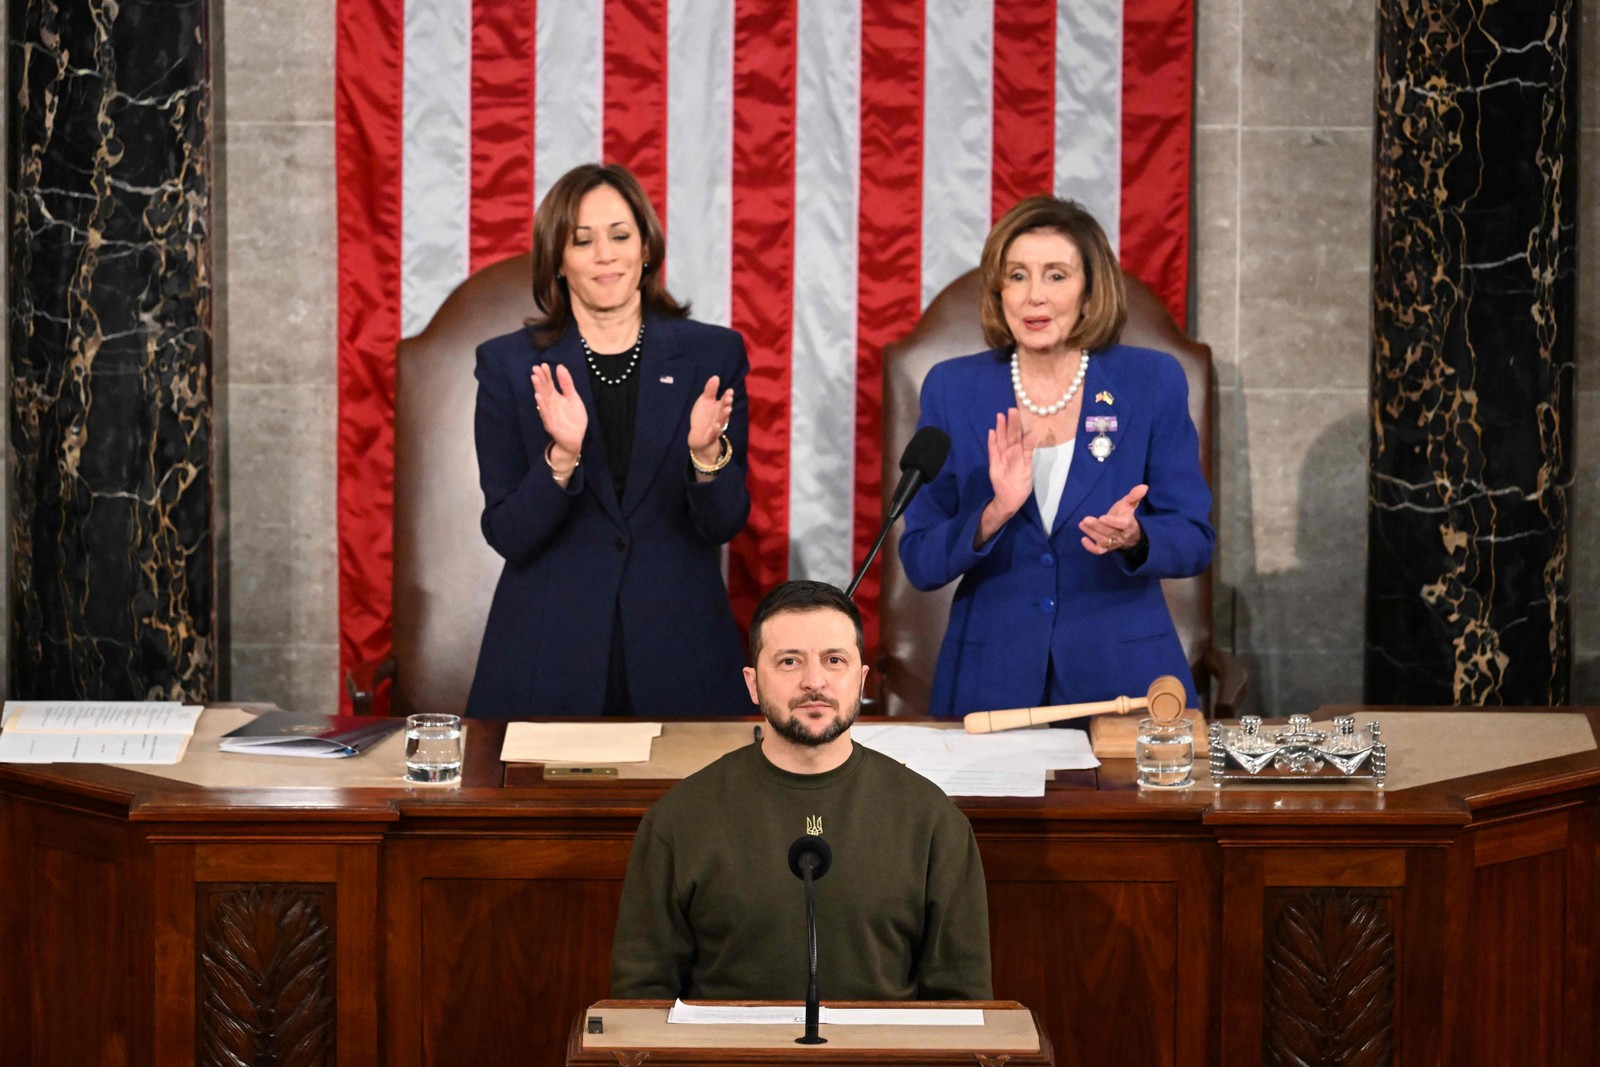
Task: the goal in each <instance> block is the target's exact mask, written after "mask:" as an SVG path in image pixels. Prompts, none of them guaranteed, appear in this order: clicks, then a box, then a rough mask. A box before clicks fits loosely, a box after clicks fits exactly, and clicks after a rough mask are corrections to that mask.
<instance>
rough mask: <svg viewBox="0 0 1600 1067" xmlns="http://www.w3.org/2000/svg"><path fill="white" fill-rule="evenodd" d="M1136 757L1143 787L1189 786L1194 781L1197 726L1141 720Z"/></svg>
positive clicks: (1177, 720) (1140, 782)
mask: <svg viewBox="0 0 1600 1067" xmlns="http://www.w3.org/2000/svg"><path fill="white" fill-rule="evenodd" d="M1133 756H1134V763H1135V765H1136V766H1137V767H1138V769H1139V784H1140V785H1141V786H1148V787H1150V788H1152V789H1182V788H1184V787H1185V786H1188V785H1190V784H1191V783H1192V782H1193V781H1194V779H1193V778H1192V777H1191V773H1192V772H1193V771H1194V723H1193V722H1191V721H1190V720H1188V719H1173V720H1171V721H1170V722H1161V721H1160V720H1158V719H1140V720H1139V740H1138V745H1137V747H1136V748H1135V749H1134V754H1133Z"/></svg>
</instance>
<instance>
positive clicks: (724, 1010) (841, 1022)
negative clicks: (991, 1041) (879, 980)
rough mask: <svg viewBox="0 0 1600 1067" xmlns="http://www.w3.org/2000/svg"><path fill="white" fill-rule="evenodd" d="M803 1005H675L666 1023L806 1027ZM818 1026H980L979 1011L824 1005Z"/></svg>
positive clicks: (818, 1016)
mask: <svg viewBox="0 0 1600 1067" xmlns="http://www.w3.org/2000/svg"><path fill="white" fill-rule="evenodd" d="M805 1021H806V1009H805V1005H804V1004H757V1005H749V1006H746V1005H740V1004H685V1003H684V1002H683V1001H681V1000H677V1001H674V1002H673V1004H672V1010H671V1011H669V1012H667V1022H669V1023H696V1024H704V1025H718V1024H721V1025H734V1024H739V1023H743V1024H745V1025H751V1024H765V1025H773V1026H777V1025H783V1024H789V1025H793V1024H799V1025H801V1026H804V1025H805ZM817 1021H818V1022H819V1023H824V1024H829V1025H833V1026H982V1025H983V1010H982V1009H981V1008H894V1007H887V1008H830V1007H828V1006H827V1005H826V1004H824V1005H823V1006H822V1007H821V1008H820V1009H819V1010H818V1014H817Z"/></svg>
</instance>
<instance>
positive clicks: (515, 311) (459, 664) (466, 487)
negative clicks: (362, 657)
mask: <svg viewBox="0 0 1600 1067" xmlns="http://www.w3.org/2000/svg"><path fill="white" fill-rule="evenodd" d="M532 277H533V273H532V266H531V264H530V257H529V256H526V255H523V256H518V257H516V258H514V259H508V260H504V261H502V262H500V263H496V264H494V265H493V266H491V267H486V268H484V269H483V270H481V271H479V272H478V273H476V274H474V275H473V276H472V277H470V278H468V279H467V280H466V281H465V282H463V283H462V284H461V286H460V287H459V288H457V289H456V291H455V292H453V293H451V294H450V297H449V299H447V300H446V301H445V302H444V306H442V307H441V308H440V309H439V310H438V312H437V313H436V314H435V315H434V316H433V321H432V322H430V323H428V326H427V328H426V329H424V330H423V331H422V332H421V333H420V334H418V335H417V336H416V337H411V338H407V339H406V340H404V341H401V342H400V347H399V351H398V353H397V354H396V357H395V404H394V409H395V410H394V624H393V629H394V636H393V642H392V647H391V652H390V654H389V655H388V656H386V657H383V658H381V659H380V660H378V661H377V662H375V663H371V664H364V665H363V666H362V667H360V668H358V669H357V670H356V671H355V672H353V673H352V675H351V677H350V678H349V679H347V683H346V684H347V685H348V687H349V689H350V692H351V697H352V701H353V703H354V704H355V709H356V711H357V712H368V711H371V710H372V693H373V691H374V690H375V689H376V687H377V685H378V683H380V682H382V681H383V680H384V679H386V678H388V679H392V680H393V685H392V686H391V688H390V696H389V705H390V710H391V711H392V712H393V713H394V714H396V715H406V714H410V713H412V712H415V711H439V712H449V713H451V714H457V715H459V714H460V713H461V709H462V708H464V707H466V704H467V691H468V690H469V689H471V687H472V673H473V670H474V669H475V668H476V667H477V665H478V645H479V644H480V643H481V642H482V641H483V628H484V624H485V623H486V622H487V621H488V616H489V602H490V600H492V599H493V598H494V587H495V583H496V582H498V581H499V580H500V569H501V567H502V566H503V564H504V563H505V561H504V560H502V559H501V558H500V556H499V555H498V554H496V553H495V551H494V550H493V549H492V548H490V547H489V545H488V543H487V542H486V541H484V539H483V533H482V532H481V531H480V529H479V527H478V516H479V515H480V514H482V512H483V491H482V490H481V489H480V488H479V487H478V456H477V451H476V449H475V448H474V445H473V438H472V422H473V409H474V407H475V405H476V402H477V395H478V382H477V379H476V378H475V377H474V376H473V369H474V366H475V361H474V358H473V351H474V350H475V349H476V348H477V347H478V345H479V344H481V343H483V342H484V341H487V340H488V339H489V338H491V337H497V336H499V335H500V334H503V333H510V332H511V331H512V330H515V329H516V328H517V327H519V326H521V325H522V324H523V323H524V322H526V321H527V320H528V319H529V318H530V317H531V316H533V314H534V312H535V308H534V305H533V290H532Z"/></svg>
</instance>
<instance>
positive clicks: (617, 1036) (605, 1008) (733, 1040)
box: [567, 1000, 1055, 1067]
mask: <svg viewBox="0 0 1600 1067" xmlns="http://www.w3.org/2000/svg"><path fill="white" fill-rule="evenodd" d="M740 1003H750V1004H756V1003H763V1002H758V1001H748V1002H740ZM824 1003H826V1004H828V1006H829V1007H843V1008H851V1007H895V1008H909V1009H919V1008H922V1009H926V1008H966V1009H977V1010H980V1011H982V1012H983V1014H984V1019H983V1025H982V1026H945V1027H937V1026H915V1025H912V1026H901V1025H888V1026H852V1025H836V1024H829V1023H824V1024H822V1025H821V1026H819V1027H818V1028H817V1033H818V1036H820V1037H823V1038H826V1039H827V1042H828V1043H827V1045H824V1046H813V1047H812V1048H806V1047H804V1046H799V1045H797V1044H796V1043H795V1040H794V1039H795V1038H796V1037H797V1036H799V1034H800V1033H802V1032H803V1031H804V1028H803V1027H797V1026H778V1025H752V1024H730V1025H683V1024H676V1025H675V1024H671V1023H668V1022H667V1012H668V1010H669V1009H670V1008H671V1007H672V1002H671V1001H666V1000H660V1001H643V1000H602V1001H599V1002H597V1003H595V1004H593V1005H591V1006H590V1007H589V1008H588V1009H586V1010H585V1011H583V1012H581V1013H579V1016H578V1018H577V1019H576V1020H575V1021H574V1023H573V1026H572V1034H571V1037H570V1039H569V1041H568V1046H567V1063H568V1064H569V1065H578V1064H608V1065H615V1064H616V1062H617V1060H616V1056H615V1052H616V1050H623V1049H626V1050H635V1051H648V1052H649V1053H650V1059H649V1061H648V1062H652V1063H654V1062H658V1061H662V1062H665V1061H664V1060H663V1059H662V1053H664V1052H666V1051H667V1050H681V1051H684V1052H694V1053H700V1054H704V1057H703V1060H702V1062H707V1063H751V1062H754V1061H753V1059H752V1056H751V1054H752V1053H762V1052H766V1053H772V1054H775V1055H774V1056H773V1058H772V1059H771V1061H770V1062H773V1063H785V1064H796V1065H798V1064H803V1063H811V1062H825V1063H826V1062H831V1063H839V1062H841V1061H842V1060H848V1061H849V1062H851V1063H863V1064H891V1063H901V1062H905V1063H913V1064H917V1065H919V1067H933V1065H935V1064H940V1063H951V1064H957V1063H961V1064H970V1063H973V1062H975V1061H974V1058H973V1053H975V1052H976V1053H982V1054H985V1055H989V1056H994V1055H996V1054H998V1055H1004V1056H1006V1062H1007V1063H1009V1064H1014V1065H1016V1067H1023V1065H1033V1064H1050V1063H1054V1062H1055V1060H1054V1057H1053V1056H1052V1055H1051V1051H1050V1042H1049V1040H1048V1038H1045V1039H1043V1040H1041V1035H1040V1033H1039V1025H1038V1021H1037V1020H1036V1019H1035V1018H1034V1015H1033V1013H1032V1012H1031V1011H1029V1010H1028V1009H1027V1008H1025V1007H1023V1006H1022V1005H1021V1004H1018V1003H1017V1002H1016V1001H964V1002H960V1003H942V1002H941V1003H908V1004H882V1003H871V1004H868V1003H859V1002H838V1003H830V1002H824ZM591 1016H600V1017H602V1018H603V1019H604V1022H605V1031H604V1032H603V1033H600V1034H590V1033H587V1032H586V1027H585V1025H584V1024H585V1021H586V1020H587V1019H588V1018H589V1017H591ZM940 1053H944V1054H945V1055H943V1056H941V1055H939V1054H940Z"/></svg>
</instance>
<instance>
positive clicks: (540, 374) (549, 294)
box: [466, 164, 751, 719]
mask: <svg viewBox="0 0 1600 1067" xmlns="http://www.w3.org/2000/svg"><path fill="white" fill-rule="evenodd" d="M664 252H665V242H664V239H663V235H662V231H661V224H660V221H659V219H658V218H657V216H656V213H655V210H654V208H652V207H651V206H650V202H649V200H648V198H647V197H646V196H645V194H644V191H643V189H641V188H640V186H639V183H638V182H637V180H636V179H635V178H634V177H633V175H632V174H630V173H628V172H627V170H625V169H624V168H622V167H619V166H614V165H612V166H603V167H602V166H598V165H594V164H587V165H585V166H581V167H578V168H575V169H574V170H572V171H570V172H568V173H567V174H566V175H565V176H564V177H562V178H561V179H560V180H559V181H557V182H556V184H555V185H554V186H552V187H551V189H550V191H549V193H547V194H546V196H545V199H544V202H543V203H542V204H541V206H540V208H539V211H538V214H537V216H536V217H535V219H534V251H533V289H534V300H535V302H536V303H537V305H538V307H539V309H540V311H541V312H543V313H544V318H542V319H540V320H538V321H536V322H534V323H531V324H530V325H529V327H528V328H526V329H523V330H519V331H517V332H516V333H512V334H507V335H505V336H503V337H497V338H495V339H493V340H491V341H488V342H485V343H484V344H483V345H481V346H479V348H478V364H477V375H478V407H477V417H476V423H475V434H476V441H477V452H478V476H479V480H480V481H481V483H482V486H483V496H484V508H483V514H482V519H481V524H482V528H483V535H484V537H485V538H486V539H487V540H488V542H489V544H490V546H491V547H492V548H494V550H495V551H496V552H498V553H500V555H502V556H504V557H505V560H506V564H505V569H504V570H503V571H502V572H501V576H500V582H499V584H498V585H497V586H496V588H495V594H494V601H493V603H492V605H491V606H490V608H489V620H488V624H487V626H486V628H485V632H484V635H483V645H482V650H481V651H480V653H479V655H478V667H477V672H476V674H475V675H474V676H473V681H472V691H471V694H470V695H469V697H468V699H467V709H466V710H467V714H468V715H472V716H475V717H480V718H499V719H508V718H543V717H548V716H558V715H633V714H637V715H641V716H650V717H656V716H682V715H742V714H748V713H749V711H750V710H751V709H750V698H749V695H748V693H747V692H746V691H745V687H744V679H743V673H742V668H743V666H744V652H743V649H742V647H741V645H740V642H739V633H738V629H737V627H735V625H734V621H733V614H732V611H731V609H730V608H729V604H728V594H727V589H726V587H725V586H724V585H723V581H722V571H721V551H720V549H721V546H722V545H723V544H724V543H725V542H727V541H728V540H730V539H731V538H732V537H733V536H734V535H735V534H736V533H738V532H739V530H740V529H741V528H742V527H743V526H744V522H745V518H746V517H747V516H748V514H749V512H750V496H749V493H748V492H747V491H746V489H745V470H744V456H745V447H746V443H747V438H748V425H747V419H746V398H745V392H744V387H745V376H746V374H747V372H748V370H749V362H748V360H747V358H746V356H745V348H744V341H743V340H742V339H741V338H740V336H739V335H738V334H737V333H735V332H734V331H732V330H727V329H723V328H721V327H718V326H710V325H706V324H703V323H698V322H694V321H692V320H690V319H688V318H687V317H686V316H687V308H685V307H683V306H681V305H679V304H678V303H677V302H676V301H675V300H673V298H672V297H671V295H670V294H668V293H667V291H666V289H665V288H664V287H663V286H662V284H661V279H660V264H661V262H662V256H663V254H664Z"/></svg>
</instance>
